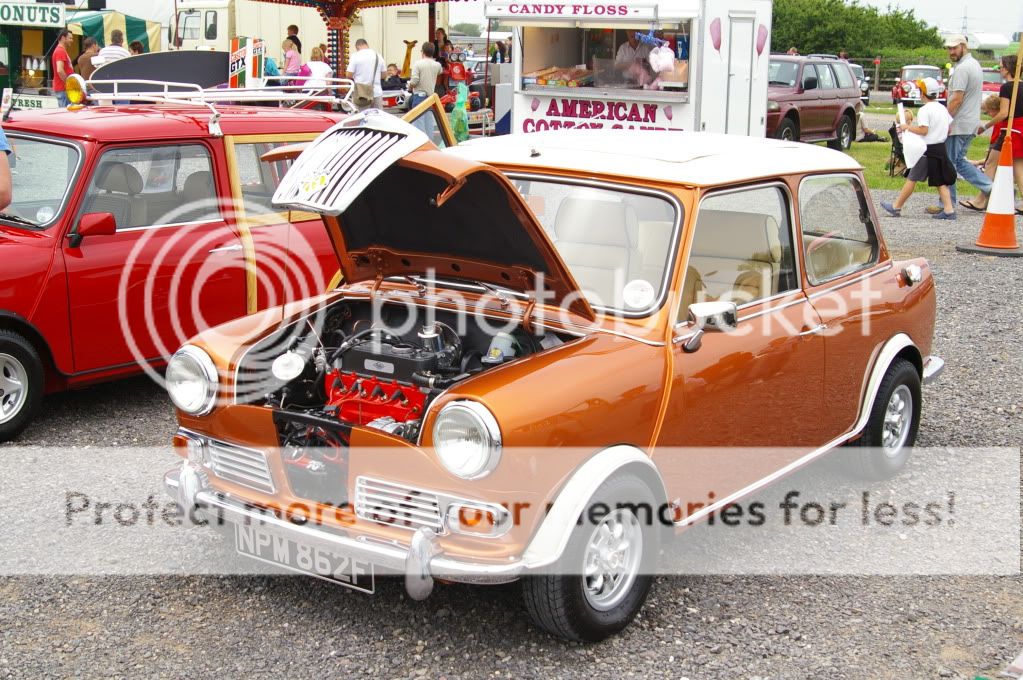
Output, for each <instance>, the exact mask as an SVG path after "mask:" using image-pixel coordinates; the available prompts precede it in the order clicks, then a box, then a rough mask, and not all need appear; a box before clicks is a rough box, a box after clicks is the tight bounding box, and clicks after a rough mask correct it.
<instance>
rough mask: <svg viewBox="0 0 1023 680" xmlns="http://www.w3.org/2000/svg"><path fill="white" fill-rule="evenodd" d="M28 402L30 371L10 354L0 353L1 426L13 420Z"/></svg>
mask: <svg viewBox="0 0 1023 680" xmlns="http://www.w3.org/2000/svg"><path fill="white" fill-rule="evenodd" d="M26 401H28V371H27V370H26V369H25V365H24V364H22V363H21V361H20V360H18V358H17V357H14V356H12V355H10V354H4V353H0V424H3V423H6V422H7V421H9V420H13V419H14V418H15V417H16V416H17V415H18V414H19V413H21V409H22V408H23V407H24V406H25V402H26Z"/></svg>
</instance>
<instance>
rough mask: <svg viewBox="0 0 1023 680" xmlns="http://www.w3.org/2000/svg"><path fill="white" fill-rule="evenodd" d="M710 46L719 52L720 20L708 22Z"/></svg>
mask: <svg viewBox="0 0 1023 680" xmlns="http://www.w3.org/2000/svg"><path fill="white" fill-rule="evenodd" d="M710 44H711V45H713V46H714V49H715V50H717V51H718V52H720V51H721V19H715V20H714V21H712V22H710Z"/></svg>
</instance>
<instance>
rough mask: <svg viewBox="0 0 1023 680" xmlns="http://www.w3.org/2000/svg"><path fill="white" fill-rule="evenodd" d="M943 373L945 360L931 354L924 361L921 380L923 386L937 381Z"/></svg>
mask: <svg viewBox="0 0 1023 680" xmlns="http://www.w3.org/2000/svg"><path fill="white" fill-rule="evenodd" d="M944 371H945V360H944V359H942V358H941V357H936V356H934V355H933V354H932V355H931V356H929V357H926V358H925V359H924V370H923V376H921V380H922V381H923V384H924V385H928V384H930V383H932V382H934V381H935V380H937V379H938V377H940V376H941V374H942V373H943V372H944Z"/></svg>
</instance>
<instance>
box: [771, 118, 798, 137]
mask: <svg viewBox="0 0 1023 680" xmlns="http://www.w3.org/2000/svg"><path fill="white" fill-rule="evenodd" d="M774 136H775V138H776V139H783V140H785V141H786V142H798V141H799V129H798V128H797V127H796V124H795V122H793V120H792V119H791V118H786V119H784V120H783V121H782V122H780V123H778V129H777V130H775V131H774Z"/></svg>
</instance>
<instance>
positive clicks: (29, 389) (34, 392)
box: [0, 330, 43, 442]
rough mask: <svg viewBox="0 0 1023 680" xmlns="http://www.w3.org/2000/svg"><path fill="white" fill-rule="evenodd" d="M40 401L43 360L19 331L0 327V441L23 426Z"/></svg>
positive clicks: (32, 415) (3, 440)
mask: <svg viewBox="0 0 1023 680" xmlns="http://www.w3.org/2000/svg"><path fill="white" fill-rule="evenodd" d="M42 403H43V363H42V361H40V359H39V353H38V352H36V349H35V347H33V346H32V343H30V342H29V341H28V340H26V339H25V338H24V337H23V336H21V335H19V334H18V333H14V332H12V331H4V330H0V442H5V441H7V440H8V439H11V438H13V437H15V436H16V435H17V434H18V433H19V432H21V431H22V430H23V429H25V426H26V425H28V423H29V421H31V420H32V418H33V417H34V416H35V414H36V412H37V411H38V410H39V408H40V406H41V405H42Z"/></svg>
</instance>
